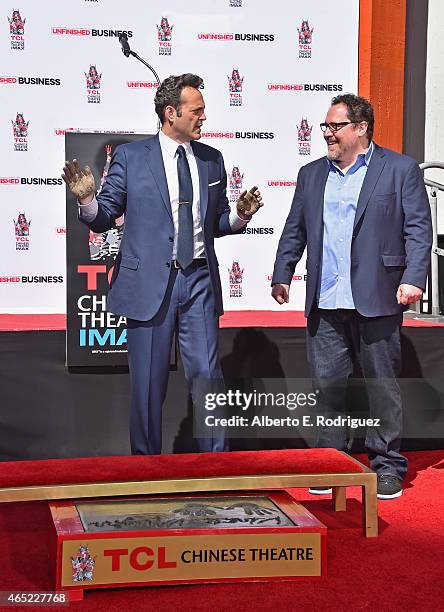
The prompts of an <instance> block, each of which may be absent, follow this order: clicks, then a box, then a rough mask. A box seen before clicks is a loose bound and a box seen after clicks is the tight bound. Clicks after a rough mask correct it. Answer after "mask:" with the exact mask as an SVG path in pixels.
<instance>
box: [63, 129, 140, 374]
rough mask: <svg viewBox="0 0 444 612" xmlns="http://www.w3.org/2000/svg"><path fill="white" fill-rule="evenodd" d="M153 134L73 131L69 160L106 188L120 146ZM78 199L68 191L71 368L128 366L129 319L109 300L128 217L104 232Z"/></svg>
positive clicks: (67, 141)
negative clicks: (85, 218)
mask: <svg viewBox="0 0 444 612" xmlns="http://www.w3.org/2000/svg"><path fill="white" fill-rule="evenodd" d="M148 137H149V134H134V133H132V134H128V133H111V132H107V133H67V134H66V136H65V158H66V159H68V160H72V159H77V160H78V161H79V164H80V165H81V167H82V168H83V167H84V166H85V165H88V166H89V167H90V168H91V171H92V173H93V174H94V177H95V180H96V188H97V190H98V192H99V193H100V190H101V188H102V186H103V184H104V182H105V181H106V176H107V173H108V168H109V165H110V162H111V157H112V155H113V152H114V150H115V148H116V147H117V146H118V145H120V144H123V143H126V142H132V141H135V140H140V139H142V138H148ZM77 211H78V207H77V203H76V200H75V197H74V196H73V195H72V193H71V192H70V191H69V189H67V190H66V228H67V236H66V239H67V240H66V250H67V283H66V286H67V305H66V306H67V323H66V324H67V333H66V365H67V366H117V365H126V364H127V348H126V321H125V317H119V316H115V315H113V314H112V313H110V312H108V311H107V308H106V298H107V293H108V286H109V280H110V279H111V275H112V272H113V266H114V261H115V259H116V256H117V253H118V252H119V247H120V242H121V240H122V235H123V230H124V225H125V218H124V216H122V217H120V218H119V219H116V220H115V226H114V227H113V228H112V229H110V230H108V231H107V232H104V233H103V234H95V233H94V232H92V231H91V230H89V228H88V227H87V226H86V225H84V224H83V223H80V221H79V220H78V218H77V214H78V212H77Z"/></svg>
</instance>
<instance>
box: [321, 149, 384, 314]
mask: <svg viewBox="0 0 444 612" xmlns="http://www.w3.org/2000/svg"><path fill="white" fill-rule="evenodd" d="M372 153H373V143H370V146H369V148H368V149H367V151H366V152H365V153H362V154H361V155H358V158H357V160H356V162H355V163H354V164H353V166H351V167H350V168H349V169H348V170H347V172H346V173H345V174H344V173H343V172H342V171H341V170H340V168H339V167H338V166H337V165H336V164H335V163H334V162H332V161H331V160H327V162H328V164H329V167H330V171H329V173H328V178H327V184H326V185H325V192H324V241H323V249H322V272H321V288H320V293H319V308H327V309H336V308H354V307H355V304H354V301H353V295H352V290H351V279H350V268H351V243H352V236H353V225H354V222H355V214H356V207H357V205H358V198H359V194H360V192H361V187H362V183H363V182H364V178H365V175H366V173H367V168H368V165H369V163H370V159H371V156H372Z"/></svg>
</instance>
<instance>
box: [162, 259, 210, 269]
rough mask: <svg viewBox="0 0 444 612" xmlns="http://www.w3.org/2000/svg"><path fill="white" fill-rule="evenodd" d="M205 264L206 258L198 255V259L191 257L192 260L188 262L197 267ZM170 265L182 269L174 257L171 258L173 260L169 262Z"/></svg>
mask: <svg viewBox="0 0 444 612" xmlns="http://www.w3.org/2000/svg"><path fill="white" fill-rule="evenodd" d="M206 265H207V260H206V259H204V258H203V257H199V258H198V259H193V261H192V262H191V263H190V265H189V266H188V267H190V266H196V267H198V268H202V267H203V266H206ZM171 267H172V268H176V269H177V270H182V269H183V268H182V266H181V265H180V264H179V262H178V261H177V260H176V259H173V261H172V262H171Z"/></svg>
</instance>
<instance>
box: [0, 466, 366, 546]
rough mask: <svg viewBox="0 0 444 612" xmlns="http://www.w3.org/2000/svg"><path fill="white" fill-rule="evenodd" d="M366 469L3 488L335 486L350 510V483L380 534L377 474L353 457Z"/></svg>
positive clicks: (40, 494) (152, 490)
mask: <svg viewBox="0 0 444 612" xmlns="http://www.w3.org/2000/svg"><path fill="white" fill-rule="evenodd" d="M347 459H349V460H351V461H354V462H355V463H356V464H357V465H359V467H360V468H361V469H362V470H363V471H362V472H346V473H325V474H266V475H249V476H217V477H215V478H212V477H205V478H177V479H168V480H141V481H133V482H94V483H79V484H67V485H38V486H23V487H9V488H0V503H2V502H23V501H37V500H54V499H81V498H85V497H115V496H120V495H153V494H160V493H196V492H208V491H251V490H255V489H258V490H260V489H297V488H302V487H323V486H325V487H332V488H333V507H334V509H335V510H336V512H341V511H344V510H346V487H351V486H360V487H361V489H362V526H363V530H364V535H365V536H366V537H367V538H372V537H376V536H377V535H378V505H377V497H376V474H375V473H374V472H372V471H371V470H370V469H369V468H367V467H366V466H365V465H362V463H360V462H359V461H357V460H356V459H353V457H349V456H347Z"/></svg>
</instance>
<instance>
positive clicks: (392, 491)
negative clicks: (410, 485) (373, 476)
mask: <svg viewBox="0 0 444 612" xmlns="http://www.w3.org/2000/svg"><path fill="white" fill-rule="evenodd" d="M377 490H378V499H395V497H401V495H402V480H401V478H398V476H393V474H378V489H377Z"/></svg>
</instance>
